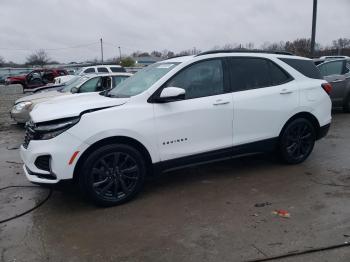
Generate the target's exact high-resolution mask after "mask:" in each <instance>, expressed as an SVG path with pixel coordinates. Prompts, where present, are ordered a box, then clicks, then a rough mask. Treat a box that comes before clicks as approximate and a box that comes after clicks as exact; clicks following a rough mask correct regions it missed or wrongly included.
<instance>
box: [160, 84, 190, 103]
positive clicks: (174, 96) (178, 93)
mask: <svg viewBox="0 0 350 262" xmlns="http://www.w3.org/2000/svg"><path fill="white" fill-rule="evenodd" d="M185 94H186V91H185V89H183V88H179V87H166V88H164V89H163V90H162V92H161V93H160V96H159V97H158V98H156V99H155V102H156V103H167V102H173V101H179V100H183V99H185Z"/></svg>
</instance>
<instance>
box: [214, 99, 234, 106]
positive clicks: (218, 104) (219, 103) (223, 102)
mask: <svg viewBox="0 0 350 262" xmlns="http://www.w3.org/2000/svg"><path fill="white" fill-rule="evenodd" d="M229 103H230V101H227V100H222V99H218V100H216V101H215V103H214V104H213V105H214V106H220V105H227V104H229Z"/></svg>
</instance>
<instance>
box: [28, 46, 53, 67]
mask: <svg viewBox="0 0 350 262" xmlns="http://www.w3.org/2000/svg"><path fill="white" fill-rule="evenodd" d="M49 62H50V58H49V55H48V54H47V53H46V51H45V50H43V49H39V50H37V51H35V52H34V53H33V54H31V55H29V56H28V57H27V62H26V64H28V65H39V66H44V65H46V64H47V63H49Z"/></svg>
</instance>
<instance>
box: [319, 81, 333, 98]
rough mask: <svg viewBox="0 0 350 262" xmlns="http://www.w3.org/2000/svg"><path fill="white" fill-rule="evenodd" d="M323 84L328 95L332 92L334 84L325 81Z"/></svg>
mask: <svg viewBox="0 0 350 262" xmlns="http://www.w3.org/2000/svg"><path fill="white" fill-rule="evenodd" d="M321 86H322V88H323V90H324V91H326V93H327V94H328V95H329V94H330V93H331V92H332V85H331V84H330V83H323V84H322V85H321Z"/></svg>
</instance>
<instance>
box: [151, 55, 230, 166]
mask: <svg viewBox="0 0 350 262" xmlns="http://www.w3.org/2000/svg"><path fill="white" fill-rule="evenodd" d="M223 64H224V62H223V60H221V59H212V60H205V61H201V62H197V63H195V64H192V65H190V66H188V67H186V68H184V69H182V70H181V71H180V72H179V73H177V74H176V75H175V76H174V77H173V78H171V79H170V80H169V81H168V82H167V83H166V84H165V86H164V87H179V88H183V89H185V91H186V95H185V99H184V100H181V101H174V102H169V103H163V104H154V115H155V130H156V132H157V137H158V147H159V152H160V157H161V160H162V161H165V160H170V159H176V158H181V157H185V156H189V155H191V156H195V155H197V154H201V153H208V154H211V153H216V154H220V153H221V152H226V151H229V150H230V149H231V147H232V121H233V104H232V93H230V91H229V90H228V88H229V86H228V84H227V81H226V76H225V73H224V66H223ZM203 155H205V154H203Z"/></svg>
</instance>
